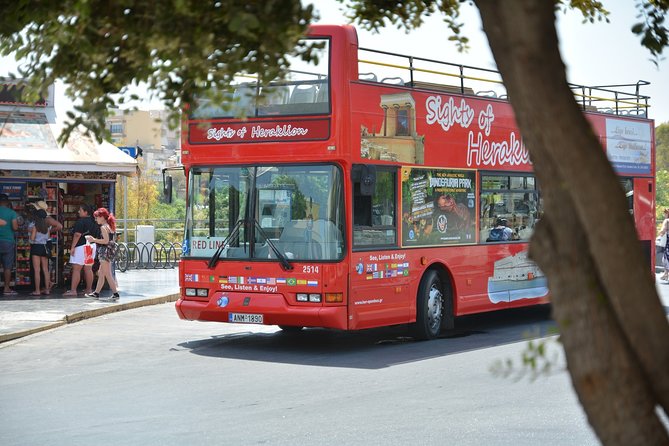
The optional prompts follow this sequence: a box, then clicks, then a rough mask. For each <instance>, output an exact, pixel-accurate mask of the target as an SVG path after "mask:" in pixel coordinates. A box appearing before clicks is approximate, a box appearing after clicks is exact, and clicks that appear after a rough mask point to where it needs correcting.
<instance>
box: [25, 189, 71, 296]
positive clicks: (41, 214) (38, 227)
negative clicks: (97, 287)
mask: <svg viewBox="0 0 669 446" xmlns="http://www.w3.org/2000/svg"><path fill="white" fill-rule="evenodd" d="M31 204H32V205H33V206H34V207H35V209H36V211H35V213H34V214H33V219H34V221H33V222H32V223H31V224H30V225H29V226H28V229H29V230H30V259H31V260H32V264H33V270H34V272H35V277H34V279H33V285H35V291H33V292H32V293H30V295H32V296H39V295H40V294H45V295H46V294H49V293H51V286H52V283H51V272H50V271H49V257H50V256H51V253H50V250H49V249H47V244H48V243H49V239H50V238H51V236H50V232H51V230H52V229H55V230H56V231H60V230H61V229H63V225H61V224H60V223H59V222H58V221H57V220H55V219H53V218H49V217H48V215H47V213H46V210H47V209H48V208H47V204H46V203H45V202H44V201H38V202H37V203H31ZM42 272H44V290H41V288H40V285H41V281H42V277H41V276H42Z"/></svg>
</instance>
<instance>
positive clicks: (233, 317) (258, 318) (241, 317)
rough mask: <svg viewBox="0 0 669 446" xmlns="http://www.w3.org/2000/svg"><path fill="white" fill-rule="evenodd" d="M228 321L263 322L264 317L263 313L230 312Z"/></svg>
mask: <svg viewBox="0 0 669 446" xmlns="http://www.w3.org/2000/svg"><path fill="white" fill-rule="evenodd" d="M228 321H229V322H235V323H238V324H262V323H263V317H262V314H249V313H230V314H229V315H228Z"/></svg>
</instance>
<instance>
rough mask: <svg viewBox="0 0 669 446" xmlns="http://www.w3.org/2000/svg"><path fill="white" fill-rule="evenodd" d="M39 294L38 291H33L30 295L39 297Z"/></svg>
mask: <svg viewBox="0 0 669 446" xmlns="http://www.w3.org/2000/svg"><path fill="white" fill-rule="evenodd" d="M41 294H42V293H41V292H39V291H33V292H32V293H30V295H31V296H40V295H41Z"/></svg>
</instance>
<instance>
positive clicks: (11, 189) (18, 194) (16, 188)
mask: <svg viewBox="0 0 669 446" xmlns="http://www.w3.org/2000/svg"><path fill="white" fill-rule="evenodd" d="M25 187H26V184H25V183H2V184H0V193H2V194H7V197H8V198H9V199H10V200H22V199H23V192H24V189H25Z"/></svg>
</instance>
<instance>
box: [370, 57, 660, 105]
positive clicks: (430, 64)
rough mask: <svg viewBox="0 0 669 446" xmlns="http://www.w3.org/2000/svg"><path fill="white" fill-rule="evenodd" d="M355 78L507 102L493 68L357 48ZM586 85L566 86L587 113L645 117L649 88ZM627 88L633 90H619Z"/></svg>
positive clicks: (505, 94) (500, 81)
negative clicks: (642, 91) (646, 93)
mask: <svg viewBox="0 0 669 446" xmlns="http://www.w3.org/2000/svg"><path fill="white" fill-rule="evenodd" d="M358 54H359V59H358V71H359V75H358V78H359V79H360V80H364V81H368V82H379V83H385V84H393V85H402V86H406V87H410V88H426V89H430V90H438V91H444V92H448V93H458V94H464V95H472V96H479V97H488V98H497V99H502V100H508V96H507V92H506V88H505V87H504V83H503V82H502V77H501V74H500V73H499V72H498V71H496V70H492V69H488V68H480V67H472V66H468V65H460V64H454V63H449V62H442V61H438V60H432V59H425V58H422V57H414V56H406V55H402V54H396V53H390V52H387V51H380V50H373V49H369V48H359V49H358ZM649 84H650V83H649V82H647V81H643V80H640V81H638V82H636V83H634V84H617V85H598V86H585V85H577V84H571V83H570V84H569V87H570V88H571V89H572V91H573V92H574V96H575V98H576V100H577V102H578V103H579V104H580V106H581V108H582V109H583V110H585V111H587V112H598V113H610V114H615V115H626V116H635V117H642V118H646V117H648V108H649V107H650V105H649V104H648V101H649V99H650V97H649V96H645V95H642V94H640V93H639V89H640V87H642V86H644V85H649ZM622 88H629V89H631V90H632V91H625V90H619V89H622Z"/></svg>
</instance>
